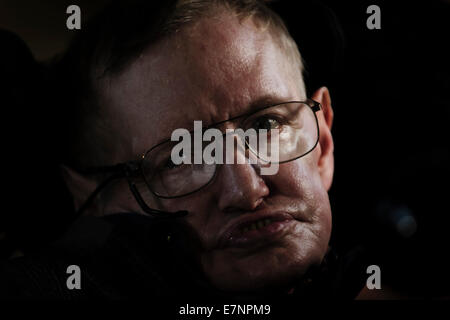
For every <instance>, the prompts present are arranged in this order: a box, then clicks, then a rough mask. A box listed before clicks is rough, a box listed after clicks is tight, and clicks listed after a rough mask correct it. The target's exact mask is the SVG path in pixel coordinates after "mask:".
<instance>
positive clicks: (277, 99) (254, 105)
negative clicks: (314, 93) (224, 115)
mask: <svg viewBox="0 0 450 320" xmlns="http://www.w3.org/2000/svg"><path fill="white" fill-rule="evenodd" d="M293 100H295V99H292V98H291V99H289V98H287V97H281V96H276V95H272V94H268V95H264V96H262V97H260V98H258V99H256V100H254V101H252V102H250V104H248V107H247V108H245V109H246V110H247V111H245V112H243V113H241V114H238V115H233V116H231V117H229V118H228V119H226V120H221V121H218V122H214V123H211V124H208V125H206V126H205V127H204V128H205V129H208V128H211V127H215V126H218V125H221V124H223V123H225V122H228V121H233V120H234V119H237V118H240V117H243V116H245V115H248V114H252V113H254V112H256V111H258V110H259V109H263V108H267V107H270V106H273V105H277V104H281V103H284V102H289V101H293Z"/></svg>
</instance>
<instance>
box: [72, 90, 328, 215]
mask: <svg viewBox="0 0 450 320" xmlns="http://www.w3.org/2000/svg"><path fill="white" fill-rule="evenodd" d="M289 103H302V104H305V105H307V106H308V107H309V108H311V110H312V111H313V114H314V118H315V120H316V127H317V140H316V142H315V144H314V146H313V147H312V148H311V149H310V150H309V151H308V152H306V153H304V154H302V155H300V156H298V157H295V158H293V159H289V160H285V161H280V162H277V163H278V164H282V163H286V162H291V161H294V160H297V159H299V158H302V157H304V156H306V155H307V154H309V153H310V152H312V151H313V150H314V149H315V148H316V146H317V144H318V143H319V140H320V129H319V121H318V119H317V115H316V113H317V112H318V111H320V110H321V109H322V106H321V104H320V103H319V102H317V101H314V100H312V99H306V100H305V101H287V102H281V103H275V104H270V105H267V106H264V107H262V108H259V109H257V110H253V111H250V112H247V113H244V114H241V115H238V116H235V117H232V118H230V119H227V120H222V121H219V122H216V123H214V124H211V125H208V126H207V127H205V128H204V130H206V129H209V128H213V127H216V126H219V125H221V124H224V123H226V122H230V121H234V120H236V119H239V118H243V117H249V116H251V115H253V114H256V113H258V112H260V111H263V110H265V109H268V108H272V107H276V106H279V105H284V104H289ZM192 132H194V130H191V131H190V133H192ZM170 141H172V140H171V138H168V139H165V140H163V141H161V142H159V143H157V144H156V145H154V146H153V147H151V148H150V149H148V150H147V151H146V152H144V153H143V154H142V156H141V158H140V159H139V160H131V161H127V162H122V163H118V164H116V165H112V166H98V167H90V168H86V169H80V170H78V172H80V173H82V174H102V173H111V176H109V177H108V178H106V179H105V180H104V181H103V182H101V183H100V184H99V185H98V186H97V188H96V189H95V190H94V191H93V192H92V193H91V195H90V196H89V197H88V198H87V200H86V201H85V202H84V203H83V205H82V206H81V207H80V208H79V209H78V210H77V215H79V214H81V212H83V211H84V210H86V209H87V207H88V206H89V205H90V204H91V202H92V201H93V200H94V199H95V197H96V196H97V195H98V194H99V193H100V191H102V190H103V189H104V188H105V187H106V186H107V185H108V184H109V183H111V182H112V181H113V180H116V179H121V178H126V179H127V182H128V186H129V188H130V191H131V193H132V194H133V196H134V198H135V199H136V202H137V203H138V204H139V206H140V207H141V209H142V210H143V211H144V212H145V213H146V214H148V215H151V216H154V217H159V218H168V217H170V218H174V217H184V216H186V215H187V214H188V211H186V210H180V211H176V212H167V211H163V210H158V209H154V208H150V207H149V206H148V205H147V203H146V202H145V200H144V199H143V197H142V195H141V192H140V191H139V190H138V188H137V186H136V183H135V182H134V181H132V178H133V177H134V176H136V174H139V173H140V174H141V175H142V177H143V179H144V181H145V184H146V186H147V188H148V190H149V191H150V192H151V193H152V194H153V195H154V196H156V197H158V198H160V199H176V198H181V197H186V196H189V195H191V194H193V193H195V192H198V191H200V190H202V189H204V188H205V187H207V186H208V185H209V184H210V183H211V182H212V181H214V178H215V177H216V174H217V164H215V165H216V167H215V168H214V174H213V176H212V177H211V179H210V180H209V181H208V182H207V183H206V184H204V185H203V186H201V187H200V188H198V189H195V190H194V191H191V192H189V193H186V194H182V195H177V196H161V195H159V194H157V193H156V192H155V191H154V190H152V189H151V188H150V186H149V184H148V182H147V179H146V177H145V174H144V172H143V168H142V163H143V161H144V159H145V157H146V156H147V155H148V154H149V153H150V152H151V151H153V150H154V149H155V148H157V147H159V146H161V145H162V144H164V143H167V142H170Z"/></svg>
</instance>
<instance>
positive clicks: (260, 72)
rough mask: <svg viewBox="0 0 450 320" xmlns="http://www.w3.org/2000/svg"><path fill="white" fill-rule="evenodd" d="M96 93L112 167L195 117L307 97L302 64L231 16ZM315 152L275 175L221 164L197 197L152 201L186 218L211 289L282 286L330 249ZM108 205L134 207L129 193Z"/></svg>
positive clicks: (169, 44)
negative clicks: (256, 224)
mask: <svg viewBox="0 0 450 320" xmlns="http://www.w3.org/2000/svg"><path fill="white" fill-rule="evenodd" d="M102 92H103V93H102V95H101V103H102V104H103V105H106V106H108V110H106V111H105V116H104V119H103V121H104V123H107V124H108V126H109V127H110V128H111V134H112V135H113V136H114V139H115V140H114V141H116V143H117V144H116V146H117V148H116V149H115V152H113V153H112V154H111V163H117V162H124V161H128V160H130V159H135V158H136V157H137V156H138V155H140V154H142V153H144V152H145V151H146V150H148V149H149V148H150V147H151V146H153V145H155V144H156V143H158V142H160V141H161V140H163V139H166V138H168V137H170V135H171V133H172V131H173V130H174V129H177V128H187V129H189V130H190V129H192V128H193V121H194V120H202V121H203V124H204V125H205V124H211V123H215V122H218V121H221V120H225V119H228V118H230V117H233V116H236V115H241V114H244V113H246V112H248V111H249V108H250V106H254V105H255V103H256V104H257V105H258V106H260V107H263V106H265V105H268V104H273V103H279V102H286V101H292V100H304V99H305V98H306V94H305V91H304V85H303V80H302V76H301V72H300V70H299V66H298V65H297V64H294V63H293V59H292V58H289V57H288V55H287V52H286V50H285V48H283V47H282V46H281V45H280V44H279V42H278V41H274V40H273V36H272V35H271V33H270V32H268V31H263V30H260V29H258V28H257V27H255V25H254V24H253V23H252V21H250V20H247V21H244V22H242V23H239V21H238V19H237V18H235V17H233V16H232V15H228V14H223V15H221V16H218V17H215V18H210V19H203V20H201V21H200V22H199V23H197V24H196V25H195V26H193V27H189V28H186V29H183V30H181V31H180V32H179V33H178V34H177V35H176V36H174V37H171V38H170V39H167V40H164V41H162V42H160V43H159V44H157V45H155V46H152V47H151V48H150V49H148V50H147V51H146V52H145V53H144V54H142V55H141V56H140V57H139V58H138V59H137V61H136V62H134V63H133V65H132V66H131V67H130V68H128V69H127V70H126V71H125V72H124V73H123V74H121V75H120V76H119V77H116V78H114V79H111V80H109V82H108V83H107V84H104V86H103V90H102ZM113 132H114V133H113ZM119 146H120V147H119ZM320 149H321V148H320V146H318V147H317V148H316V149H315V150H314V151H313V152H312V153H310V154H308V155H307V156H305V157H303V158H300V159H297V160H295V161H291V162H288V163H285V164H281V165H280V167H279V171H278V173H277V174H276V175H265V176H260V175H258V173H257V172H256V171H255V170H254V168H253V167H252V165H251V164H235V165H231V164H224V165H220V166H218V169H217V170H218V172H217V174H216V177H215V178H214V180H213V181H212V183H211V184H209V185H208V186H207V187H206V188H204V189H202V190H201V191H199V192H197V193H194V194H192V195H189V196H186V197H182V198H177V199H167V200H161V199H160V200H158V201H156V200H155V202H154V203H153V205H154V207H159V208H161V209H165V210H168V211H177V210H188V211H189V212H190V214H189V215H188V217H187V218H186V219H187V222H188V223H189V224H190V225H191V226H192V227H193V229H194V230H195V231H196V233H197V235H198V236H199V238H200V239H201V242H202V244H203V247H204V249H203V251H202V252H201V253H200V261H201V265H202V267H203V270H204V273H205V275H206V276H207V277H208V279H209V280H210V281H211V282H212V283H213V284H214V285H215V286H216V287H218V288H221V289H224V290H253V289H259V288H263V287H268V286H269V287H270V286H273V285H276V284H285V283H287V282H289V281H291V280H292V279H293V278H296V277H299V276H301V275H302V274H303V273H304V272H305V271H306V269H307V268H308V267H309V266H311V265H312V264H318V263H320V261H321V259H322V258H323V256H324V254H325V252H326V250H327V247H328V241H329V237H330V232H331V210H330V206H329V200H328V194H327V190H326V189H327V188H328V186H324V183H323V179H322V178H321V174H320V171H321V170H319V164H320V157H321V150H320ZM118 199H122V200H118ZM111 201H124V202H127V201H129V203H128V204H126V203H123V204H121V206H122V207H127V206H129V208H137V207H136V205H135V202H134V200H133V199H132V198H131V197H117V198H114V199H111ZM134 210H135V211H137V210H138V209H134ZM261 219H270V221H271V224H270V225H268V226H266V227H265V228H264V230H262V229H261V230H260V231H258V230H256V231H252V232H253V233H252V234H250V233H248V234H247V235H246V234H245V233H244V234H242V232H241V231H240V228H239V227H237V228H236V226H237V225H239V223H241V222H242V223H243V222H248V221H250V220H255V221H258V220H261ZM240 232H241V233H240ZM230 238H231V239H230Z"/></svg>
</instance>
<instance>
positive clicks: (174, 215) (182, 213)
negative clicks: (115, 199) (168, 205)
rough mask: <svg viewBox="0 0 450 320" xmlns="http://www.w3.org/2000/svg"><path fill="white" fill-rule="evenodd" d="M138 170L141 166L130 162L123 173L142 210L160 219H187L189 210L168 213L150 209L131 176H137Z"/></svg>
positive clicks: (124, 167) (125, 165)
mask: <svg viewBox="0 0 450 320" xmlns="http://www.w3.org/2000/svg"><path fill="white" fill-rule="evenodd" d="M138 168H139V165H138V164H137V163H135V162H129V163H125V164H124V165H123V171H122V172H123V173H124V175H125V178H126V179H127V181H128V186H129V187H130V190H131V192H132V193H133V195H134V198H135V199H136V201H137V203H138V204H139V206H140V207H141V208H142V210H144V212H145V213H147V214H149V215H153V216H157V217H158V218H181V217H185V216H186V215H187V214H188V211H187V210H179V211H175V212H168V211H163V210H158V209H153V208H150V207H149V206H148V205H147V204H146V203H145V201H144V199H142V196H141V194H140V192H139V191H138V189H137V187H136V184H135V183H134V182H133V181H132V179H131V176H132V175H133V174H135V172H136V171H137V170H139V169H138Z"/></svg>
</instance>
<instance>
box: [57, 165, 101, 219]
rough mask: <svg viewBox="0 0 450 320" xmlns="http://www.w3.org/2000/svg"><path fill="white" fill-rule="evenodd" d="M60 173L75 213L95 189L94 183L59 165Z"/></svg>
mask: <svg viewBox="0 0 450 320" xmlns="http://www.w3.org/2000/svg"><path fill="white" fill-rule="evenodd" d="M60 171H61V175H62V177H63V180H64V182H65V183H66V186H67V188H68V189H69V192H70V193H71V195H72V198H73V204H74V208H75V211H77V210H78V209H79V208H80V207H81V206H82V205H83V203H84V202H85V201H86V200H87V198H88V197H89V195H90V194H91V192H92V191H93V190H94V189H95V188H96V182H95V181H94V180H92V179H88V178H86V177H85V176H83V175H81V174H80V173H78V172H77V171H75V170H74V169H72V168H70V167H67V166H65V165H60Z"/></svg>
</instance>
